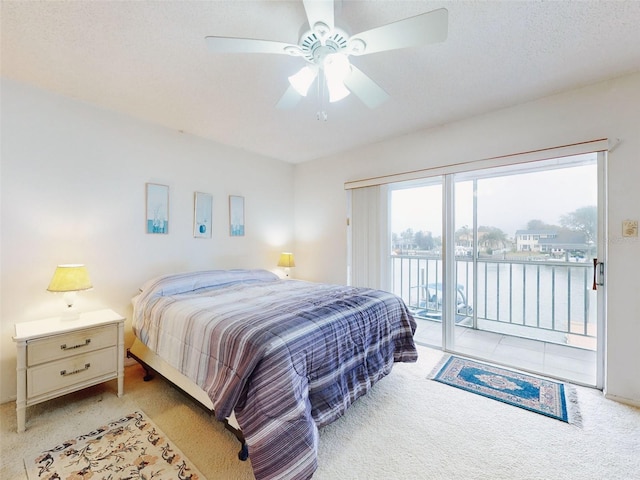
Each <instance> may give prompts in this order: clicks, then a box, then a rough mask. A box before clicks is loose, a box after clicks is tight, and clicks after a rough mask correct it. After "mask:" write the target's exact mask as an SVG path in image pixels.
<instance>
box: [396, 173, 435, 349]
mask: <svg viewBox="0 0 640 480" xmlns="http://www.w3.org/2000/svg"><path fill="white" fill-rule="evenodd" d="M389 199H390V212H391V215H390V234H391V238H390V240H389V245H390V247H391V250H390V252H389V254H390V259H391V260H390V262H391V268H390V271H391V277H392V279H391V284H392V288H393V289H394V292H395V293H396V294H398V295H400V296H402V298H403V299H404V301H405V303H406V304H407V305H409V306H410V308H411V309H412V310H413V311H414V313H415V314H416V317H417V318H420V319H424V321H420V322H419V325H418V329H417V331H416V340H417V341H419V342H420V343H422V344H425V345H432V346H436V347H441V346H442V281H443V270H442V266H443V263H442V211H443V209H442V178H441V177H434V178H430V179H427V180H424V181H420V182H410V183H409V182H405V183H403V184H400V185H396V186H395V187H394V188H391V189H390V190H389Z"/></svg>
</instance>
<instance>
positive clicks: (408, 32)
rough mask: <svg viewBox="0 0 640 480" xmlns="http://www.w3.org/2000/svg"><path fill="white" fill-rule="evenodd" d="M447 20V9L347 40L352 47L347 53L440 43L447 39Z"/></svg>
mask: <svg viewBox="0 0 640 480" xmlns="http://www.w3.org/2000/svg"><path fill="white" fill-rule="evenodd" d="M448 17H449V12H448V11H447V9H446V8H440V9H438V10H433V11H431V12H427V13H423V14H421V15H416V16H415V17H409V18H405V19H404V20H399V21H397V22H393V23H389V24H387V25H383V26H381V27H377V28H373V29H371V30H367V31H364V32H362V33H358V34H356V35H353V36H352V37H351V38H350V39H349V45H351V46H353V48H352V49H351V51H350V52H349V53H350V54H351V55H367V54H369V53H377V52H384V51H386V50H396V49H399V48H408V47H418V46H421V45H428V44H430V43H438V42H443V41H444V40H445V39H446V38H447V30H448ZM363 43H364V45H363ZM349 45H348V46H347V48H348V49H349Z"/></svg>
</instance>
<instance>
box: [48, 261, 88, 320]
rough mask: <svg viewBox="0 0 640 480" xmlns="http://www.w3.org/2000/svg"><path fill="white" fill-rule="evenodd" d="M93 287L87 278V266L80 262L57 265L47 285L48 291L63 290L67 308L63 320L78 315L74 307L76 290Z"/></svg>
mask: <svg viewBox="0 0 640 480" xmlns="http://www.w3.org/2000/svg"><path fill="white" fill-rule="evenodd" d="M91 288H93V285H91V280H90V279H89V272H88V271H87V267H85V266H84V265H82V264H68V265H58V266H57V267H56V270H55V272H53V278H52V279H51V282H50V283H49V286H48V287H47V290H48V291H50V292H63V293H64V297H63V298H64V301H65V303H66V304H67V308H66V309H65V310H64V313H63V314H62V318H63V319H65V320H74V319H77V318H78V317H79V312H78V310H77V309H76V308H75V307H74V305H73V304H74V302H75V299H76V292H79V291H82V290H89V289H91Z"/></svg>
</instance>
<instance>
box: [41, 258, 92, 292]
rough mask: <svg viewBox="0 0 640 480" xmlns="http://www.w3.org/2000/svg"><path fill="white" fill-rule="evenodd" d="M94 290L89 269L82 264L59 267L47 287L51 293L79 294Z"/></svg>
mask: <svg viewBox="0 0 640 480" xmlns="http://www.w3.org/2000/svg"><path fill="white" fill-rule="evenodd" d="M90 288H93V285H91V280H90V279H89V272H88V271H87V267H85V266H84V265H82V264H69V265H58V266H57V267H56V271H55V272H54V273H53V278H52V279H51V282H50V283H49V286H48V287H47V290H49V291H50V292H78V291H81V290H89V289H90Z"/></svg>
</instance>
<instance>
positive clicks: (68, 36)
mask: <svg viewBox="0 0 640 480" xmlns="http://www.w3.org/2000/svg"><path fill="white" fill-rule="evenodd" d="M441 7H445V8H447V9H448V11H449V35H448V38H447V40H446V41H445V42H444V43H441V44H436V45H428V46H424V47H419V48H411V49H404V50H396V51H390V52H381V53H376V54H372V55H366V56H362V57H356V58H354V57H351V58H352V62H353V64H354V65H356V66H357V67H358V68H360V69H361V70H362V71H364V72H365V73H366V74H368V75H369V76H370V77H371V78H373V79H374V80H375V81H376V82H377V83H378V84H379V85H380V86H382V87H383V88H384V89H385V90H386V91H387V92H388V93H389V94H390V95H391V99H390V100H389V101H388V102H386V103H385V104H383V105H382V106H380V107H378V108H377V109H375V110H370V109H368V108H367V107H366V106H364V105H363V104H362V103H361V102H360V101H359V100H358V99H357V98H356V97H355V96H354V95H351V96H349V97H348V98H347V99H345V100H343V101H341V102H339V103H336V104H331V105H330V106H329V109H328V120H327V121H326V122H325V121H319V120H317V119H316V111H317V100H316V99H314V98H313V96H311V95H310V96H309V97H307V98H305V99H303V101H302V102H301V103H300V104H299V105H298V106H297V107H296V108H295V109H294V110H278V109H276V108H275V104H276V103H277V102H278V100H279V99H280V97H281V96H282V94H283V93H284V91H285V90H286V88H287V86H288V83H287V76H289V75H291V74H293V73H295V72H296V71H297V70H298V69H299V68H300V67H301V66H302V60H301V59H299V58H291V57H287V56H284V55H267V54H213V53H211V52H209V51H208V50H207V46H206V43H205V40H204V37H205V36H207V35H217V36H235V37H251V38H259V39H267V40H277V41H282V42H288V43H297V41H298V36H299V33H300V30H301V28H302V27H303V25H305V24H306V16H305V11H304V7H303V5H302V2H301V1H273V0H262V1H239V0H233V1H117V2H116V1H48V2H44V1H22V0H20V1H12V0H3V1H2V12H1V14H2V15H1V27H2V37H1V41H2V43H1V51H0V53H1V61H2V76H3V77H6V78H10V79H14V80H17V81H20V82H25V83H29V84H33V85H36V86H38V87H41V88H44V89H47V90H51V91H53V92H57V93H60V94H62V95H66V96H69V97H73V98H76V99H79V100H82V101H85V102H88V103H91V104H95V105H99V106H102V107H105V108H108V109H112V110H116V111H121V112H125V113H127V114H129V115H132V116H134V117H136V118H140V119H144V120H147V121H150V122H153V123H157V124H161V125H164V126H167V127H169V128H172V129H175V130H181V131H184V132H188V133H192V134H194V135H198V136H202V137H206V138H210V139H212V140H215V141H217V142H220V143H223V144H227V145H232V146H236V147H239V148H242V149H245V150H248V151H252V152H257V153H260V154H263V155H267V156H270V157H274V158H278V159H281V160H285V161H289V162H293V163H297V162H302V161H306V160H310V159H314V158H318V157H322V156H326V155H329V154H332V153H336V152H340V151H345V150H349V149H352V148H355V147H358V146H360V145H364V144H368V143H372V142H377V141H380V140H383V139H385V138H389V137H394V136H398V135H401V134H405V133H409V132H413V131H416V130H419V129H423V128H428V127H433V126H436V125H441V124H443V123H447V122H451V121H455V120H458V119H461V118H465V117H469V116H472V115H477V114H480V113H483V112H487V111H491V110H495V109H499V108H502V107H507V106H510V105H514V104H518V103H522V102H526V101H529V100H532V99H535V98H540V97H543V96H547V95H550V94H553V93H556V92H560V91H563V90H567V89H571V88H575V87H579V86H583V85H588V84H591V83H595V82H598V81H601V80H604V79H607V78H612V77H616V76H620V75H623V74H626V73H630V72H635V71H639V70H640V28H639V25H640V1H635V0H631V1H576V2H571V1H544V2H539V1H524V2H518V1H506V0H505V1H499V2H498V1H471V2H466V1H386V0H385V1H348V0H343V1H341V2H336V8H335V18H336V24H337V25H338V26H341V27H343V28H344V29H345V30H347V31H348V32H350V33H352V34H353V33H358V32H360V31H363V30H368V29H370V28H373V27H376V26H379V25H383V24H386V23H390V22H393V21H396V20H400V19H403V18H406V17H409V16H413V15H417V14H420V13H424V12H427V11H431V10H434V9H437V8H441Z"/></svg>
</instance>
